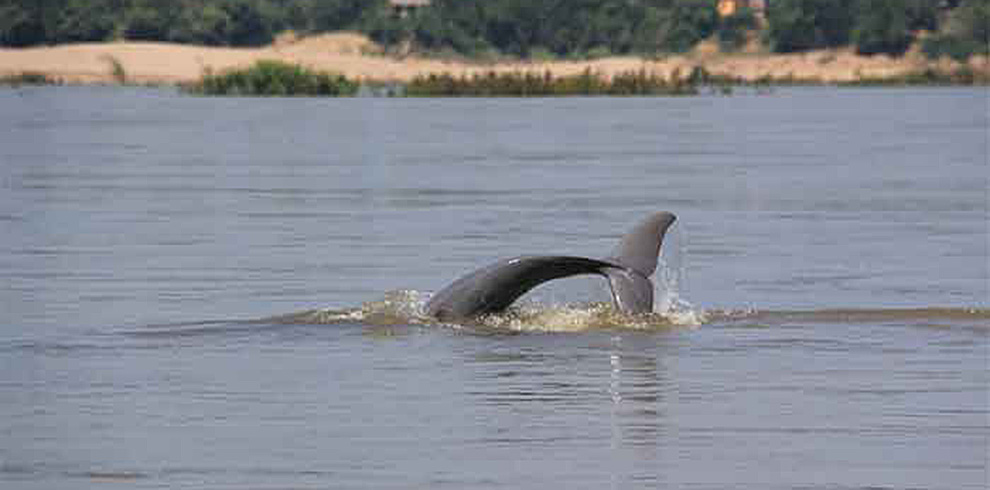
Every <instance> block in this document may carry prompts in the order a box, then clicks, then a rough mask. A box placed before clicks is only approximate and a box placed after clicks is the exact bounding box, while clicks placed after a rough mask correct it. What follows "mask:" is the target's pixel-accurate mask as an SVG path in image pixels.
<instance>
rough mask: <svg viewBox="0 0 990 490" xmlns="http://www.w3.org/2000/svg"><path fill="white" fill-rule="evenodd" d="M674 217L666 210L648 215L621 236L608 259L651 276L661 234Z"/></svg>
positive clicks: (660, 242) (645, 275)
mask: <svg viewBox="0 0 990 490" xmlns="http://www.w3.org/2000/svg"><path fill="white" fill-rule="evenodd" d="M676 219H677V218H676V217H674V215H673V214H672V213H668V212H666V211H661V212H659V213H654V214H652V215H650V217H649V218H646V219H645V220H643V221H642V222H640V223H639V224H638V225H636V227H634V228H633V229H632V230H630V231H629V232H628V233H626V234H625V236H623V237H622V241H620V242H619V245H618V246H617V247H616V248H615V250H614V251H613V252H612V256H611V257H609V259H608V260H611V261H613V262H616V263H618V264H619V265H622V266H624V267H628V268H630V269H632V270H634V271H636V272H638V273H639V274H642V275H643V277H650V276H652V275H653V272H654V271H656V269H657V256H659V255H660V245H661V244H662V243H663V236H664V234H666V233H667V229H668V228H670V225H672V224H674V220H676Z"/></svg>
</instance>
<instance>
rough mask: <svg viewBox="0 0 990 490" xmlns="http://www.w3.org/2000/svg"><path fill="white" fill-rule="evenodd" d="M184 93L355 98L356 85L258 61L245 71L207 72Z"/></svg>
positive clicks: (295, 67) (327, 75)
mask: <svg viewBox="0 0 990 490" xmlns="http://www.w3.org/2000/svg"><path fill="white" fill-rule="evenodd" d="M187 90H189V91H190V92H192V93H197V94H203V95H251V96H276V97H286V96H303V95H319V96H330V97H338V96H350V95H354V94H355V93H357V90H358V84H357V83H355V82H352V81H350V80H348V79H347V78H345V77H344V76H343V75H336V74H331V73H327V72H318V71H313V70H310V69H307V68H304V67H302V66H300V65H293V64H290V63H283V62H281V61H258V62H257V63H255V64H254V66H251V67H249V68H245V69H240V70H231V71H226V72H223V73H219V74H213V73H210V72H207V73H205V74H204V75H203V77H202V78H201V79H200V81H199V82H196V83H194V84H192V85H191V86H189V87H187Z"/></svg>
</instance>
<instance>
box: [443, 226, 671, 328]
mask: <svg viewBox="0 0 990 490" xmlns="http://www.w3.org/2000/svg"><path fill="white" fill-rule="evenodd" d="M676 219H677V218H676V217H675V216H674V215H673V214H672V213H668V212H659V213H655V214H653V215H651V216H650V217H649V218H647V219H645V220H644V221H642V222H641V223H639V224H638V225H636V227H635V228H633V229H632V230H630V231H629V232H628V233H626V235H625V236H623V237H622V240H621V241H620V242H619V245H618V247H616V249H615V251H614V252H613V254H612V256H610V257H608V258H604V259H589V258H584V257H568V256H561V255H527V256H521V257H515V258H511V259H504V260H500V261H498V262H495V263H494V264H491V265H489V266H486V267H483V268H481V269H478V270H476V271H474V272H471V273H469V274H467V275H464V276H462V277H461V278H460V279H457V280H456V281H454V282H453V283H451V284H450V285H449V286H447V287H445V288H443V289H442V290H440V292H438V293H436V294H434V295H433V297H432V298H430V301H429V303H427V304H426V313H427V314H428V315H430V316H432V317H434V318H437V319H440V320H450V319H461V318H471V317H476V316H478V315H484V314H486V313H496V312H499V311H502V310H504V309H506V308H508V307H509V305H511V304H512V303H513V302H514V301H515V300H516V299H518V298H519V297H520V296H522V295H523V294H526V292H527V291H529V290H531V289H533V288H534V287H536V286H538V285H540V284H543V283H544V282H547V281H551V280H554V279H560V278H563V277H569V276H576V275H580V274H597V275H601V276H605V278H607V279H608V283H609V286H610V288H611V290H612V301H613V302H614V303H615V306H616V308H618V309H619V311H621V312H623V313H629V314H636V313H648V312H651V311H653V282H651V281H650V279H649V278H650V276H652V275H653V272H654V271H655V270H656V268H657V257H658V256H659V254H660V245H661V244H662V243H663V236H664V234H666V233H667V229H668V228H670V225H672V224H673V223H674V220H676Z"/></svg>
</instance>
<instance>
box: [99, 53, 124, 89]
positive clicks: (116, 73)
mask: <svg viewBox="0 0 990 490" xmlns="http://www.w3.org/2000/svg"><path fill="white" fill-rule="evenodd" d="M104 59H105V60H106V61H107V63H109V64H110V76H111V77H113V80H114V81H115V82H117V83H119V84H121V85H124V84H126V83H127V70H125V69H124V65H123V63H121V62H120V60H118V59H117V58H114V57H113V56H109V55H107V56H106V57H104Z"/></svg>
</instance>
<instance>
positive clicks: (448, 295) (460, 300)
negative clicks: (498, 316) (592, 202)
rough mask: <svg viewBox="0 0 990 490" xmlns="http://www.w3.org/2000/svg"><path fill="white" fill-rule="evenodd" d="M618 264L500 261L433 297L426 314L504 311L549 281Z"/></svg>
mask: <svg viewBox="0 0 990 490" xmlns="http://www.w3.org/2000/svg"><path fill="white" fill-rule="evenodd" d="M613 267H615V264H612V263H609V262H605V261H602V260H595V259H588V258H584V257H569V256H561V255H535V256H524V257H515V258H511V259H506V260H500V261H498V262H496V263H494V264H491V265H489V266H487V267H483V268H481V269H478V270H476V271H474V272H472V273H470V274H467V275H465V276H462V277H461V278H460V279H458V280H456V281H454V282H453V283H451V284H450V285H449V286H447V287H445V288H443V289H442V290H441V291H439V292H438V293H436V294H434V295H433V296H432V297H431V298H430V302H429V303H427V305H426V313H427V314H428V315H430V316H433V317H435V318H439V319H441V320H444V319H449V318H466V317H472V316H477V315H483V314H486V313H494V312H498V311H502V310H504V309H506V308H508V307H509V305H511V304H512V303H513V302H514V301H515V300H516V299H518V298H519V297H520V296H522V295H524V294H526V293H527V292H529V291H530V290H531V289H533V288H535V287H536V286H539V285H540V284H543V283H544V282H547V281H552V280H554V279H560V278H563V277H569V276H576V275H581V274H599V275H604V274H605V272H604V271H605V270H606V269H609V268H613Z"/></svg>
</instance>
